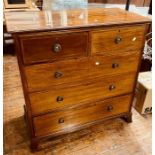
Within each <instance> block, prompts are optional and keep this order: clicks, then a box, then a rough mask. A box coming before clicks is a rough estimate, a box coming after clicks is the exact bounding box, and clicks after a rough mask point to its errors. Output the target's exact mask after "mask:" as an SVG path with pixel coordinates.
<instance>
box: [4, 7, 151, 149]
mask: <svg viewBox="0 0 155 155" xmlns="http://www.w3.org/2000/svg"><path fill="white" fill-rule="evenodd" d="M81 11H82V12H81ZM83 11H85V12H86V15H88V16H87V19H88V20H87V21H86V22H85V24H81V23H82V22H83V18H84V17H85V13H83ZM43 13H45V12H40V13H39V14H43ZM46 13H47V12H46ZM46 13H45V14H46ZM52 13H54V14H55V15H54V16H53V15H52V22H51V20H49V19H51V18H49V17H50V15H51V12H48V28H46V27H45V26H44V22H43V21H44V18H43V16H42V18H41V19H42V20H37V22H36V19H39V18H40V17H39V16H38V14H37V16H36V14H35V13H34V15H33V16H30V14H29V15H28V14H27V13H26V14H25V15H26V16H23V18H22V20H21V21H25V22H23V23H25V25H23V24H21V23H19V21H18V20H19V17H16V15H15V14H16V13H15V14H12V15H11V14H10V15H11V16H10V17H11V18H10V19H8V20H7V21H8V23H7V26H8V27H9V22H11V19H13V18H14V19H16V20H14V21H17V24H14V23H12V27H14V26H16V30H17V31H14V30H13V29H12V32H13V37H14V39H15V44H16V51H17V57H18V62H19V68H20V73H21V79H22V83H23V90H24V97H25V101H26V105H25V108H24V109H25V118H26V122H27V124H28V128H29V131H30V136H31V148H32V149H33V150H36V149H37V148H38V145H39V143H40V142H41V141H43V140H46V139H47V138H49V137H54V136H58V135H61V134H66V133H69V132H73V131H76V130H81V129H83V128H86V127H88V126H91V125H95V124H97V123H100V122H101V121H104V120H106V119H110V118H115V117H123V118H124V119H125V120H126V121H127V122H131V121H132V114H131V106H132V100H133V97H134V90H135V86H136V79H137V75H138V69H139V66H140V60H141V55H142V48H143V46H144V35H145V29H146V28H145V27H146V24H147V23H149V22H150V21H149V20H148V19H147V18H145V17H142V16H139V15H135V14H132V13H129V12H126V11H123V10H121V9H89V10H87V9H86V10H72V11H69V13H70V14H69V16H66V14H65V13H62V15H61V16H63V19H65V21H64V20H61V24H60V23H59V19H60V18H59V15H58V14H59V13H60V12H52ZM71 13H72V14H71ZM82 13H83V14H82ZM75 14H76V15H77V16H75ZM81 14H82V15H81ZM7 15H8V14H7ZM7 15H6V16H7ZM14 15H15V16H14ZM21 15H22V13H21ZM21 15H20V16H21ZM27 15H28V16H27ZM46 15H47V14H46ZM57 15H58V17H57ZM7 17H8V16H7ZM7 17H6V18H7ZM32 17H33V21H32V20H31V21H30V19H31V18H32ZM46 17H47V16H46ZM56 17H57V18H56ZM66 17H67V18H68V17H70V18H71V19H70V18H69V19H70V20H67V22H66ZM110 17H111V18H110ZM112 17H113V18H112ZM42 22H43V23H42ZM49 22H50V23H49ZM68 22H69V24H68ZM70 22H72V23H70ZM18 23H19V24H18ZM28 23H29V24H28ZM32 23H33V24H32ZM38 23H42V24H41V25H42V26H41V27H40V24H38ZM53 23H54V24H53ZM51 24H53V25H52V26H51ZM55 24H56V25H55ZM70 24H71V25H70ZM30 25H31V26H32V25H33V26H34V27H33V26H32V27H31V26H30ZM26 26H27V28H25V27H26ZM129 26H133V27H132V30H133V33H132V30H131V29H130V28H129ZM118 27H119V28H118ZM120 27H122V28H120ZM23 28H24V29H23ZM112 29H113V30H112ZM114 29H116V30H117V31H118V30H119V29H121V30H120V32H119V34H121V33H122V31H123V33H122V34H123V37H124V38H125V39H126V42H125V43H124V42H123V43H124V44H122V45H121V46H120V47H119V48H116V47H115V46H116V45H115V46H114V45H113V43H112V42H114V41H113V40H112V39H111V40H110V41H112V42H111V44H109V45H107V43H106V42H108V40H109V39H107V38H113V39H114V37H116V36H115V35H116V33H115V31H114ZM111 30H112V31H111ZM37 31H38V32H37ZM40 31H43V32H40ZM47 31H48V32H47ZM104 31H105V32H107V33H108V34H109V35H110V37H109V36H108V35H106V37H104V38H105V40H106V41H103V43H105V45H106V46H109V47H108V48H107V49H106V51H104V47H102V46H101V47H100V50H101V51H100V52H98V51H95V52H92V51H93V48H94V47H93V46H92V44H94V46H97V43H95V40H93V37H92V36H93V35H95V36H96V34H97V35H99V33H102V32H104ZM140 31H141V32H140ZM111 32H112V33H111ZM129 32H130V33H131V34H135V33H137V32H138V36H137V38H138V40H136V39H137V38H132V37H130V36H131V35H129ZM68 33H69V35H67V34H68ZM43 34H44V35H43ZM75 34H76V35H75ZM77 34H78V35H77ZM102 34H103V35H104V33H102ZM48 35H49V37H47V36H48ZM81 35H83V36H84V37H81ZM39 36H40V37H39ZM100 36H101V35H100ZM24 37H25V38H24ZM32 37H33V38H34V39H32ZM44 37H45V38H44ZM55 38H58V39H59V41H60V42H61V41H62V42H61V44H62V45H63V46H62V45H61V44H60V43H57V44H55V43H54V48H53V42H54V40H55ZM65 38H66V40H65ZM77 38H78V39H77ZM96 38H97V39H96V40H97V41H96V42H99V37H96ZM104 38H102V39H104ZM129 38H131V39H133V40H134V41H135V44H134V46H133V44H132V43H130V42H131V40H130V39H129ZM24 39H25V40H26V42H25V40H24ZM29 39H30V40H29ZM39 40H41V41H39ZM48 40H50V41H51V43H49V42H48ZM69 40H72V41H71V42H70V44H69ZM75 41H76V42H75ZM122 41H124V40H122V38H121V37H120V36H118V37H117V38H115V44H120V42H121V43H122ZM24 42H25V44H23V43H24ZM36 42H38V44H39V45H38V46H39V48H38V46H37V45H36ZM46 42H48V44H45V43H46ZM127 42H129V43H127ZM138 42H139V44H137V43H138ZM33 43H34V44H35V46H33V50H31V48H32V47H31V46H30V45H34V44H33ZM99 43H100V42H99ZM101 43H102V42H101ZM27 44H28V45H27ZM51 44H52V45H51ZM50 45H51V46H50ZM81 46H83V47H81ZM118 46H119V45H118ZM126 46H128V47H127V48H126ZM129 46H131V47H132V48H129ZM47 47H48V48H47ZM63 47H66V48H63ZM26 48H27V49H28V50H27V51H28V52H25V51H26V50H25V49H26ZM51 48H52V50H53V49H54V52H55V54H58V53H59V52H60V53H61V51H63V50H64V51H65V52H64V53H62V55H61V54H60V55H59V57H55V58H54V56H51V57H50V56H49V55H46V54H47V53H48V52H49V49H51ZM73 48H77V49H73ZM112 48H113V50H112ZM40 49H42V51H44V53H45V54H43V52H42V51H41V50H40ZM123 49H124V51H123ZM35 50H36V51H37V52H38V53H37V52H36V51H35ZM79 50H80V51H79ZM23 51H24V52H23ZM75 51H76V52H75ZM46 52H47V53H46ZM27 53H29V54H28V56H27V57H26V55H25V54H27ZM31 53H32V54H31ZM72 54H74V56H75V57H70V55H72ZM63 55H64V56H63ZM131 55H133V58H131ZM44 56H46V57H44ZM28 58H29V59H28ZM36 58H37V59H36ZM53 58H54V59H53ZM102 58H104V59H102ZM124 58H125V59H124ZM127 58H129V59H127ZM26 59H27V60H28V61H25V60H26ZM96 59H98V60H97V61H96ZM123 59H124V60H126V62H125V61H124V60H123ZM38 60H39V61H38ZM103 60H104V62H103ZM101 61H102V63H103V64H104V63H105V66H104V65H102V63H101V65H100V62H101ZM112 61H115V62H112ZM116 61H117V62H116ZM82 62H83V63H82ZM85 62H86V63H85ZM122 62H123V63H122ZM127 62H128V65H126V64H127ZM61 63H62V64H61ZM120 63H121V64H122V65H123V64H124V65H126V67H121V66H122V65H121V64H120ZM129 63H130V65H129ZM94 64H95V66H94ZM50 66H53V68H50ZM69 66H70V67H69ZM82 66H83V67H82ZM99 66H100V68H99ZM108 66H110V68H109V67H108ZM119 67H120V71H119ZM132 67H133V68H132ZM39 68H40V72H39ZM55 68H56V69H57V71H55ZM63 68H65V70H64V71H63V72H64V73H65V75H66V72H69V73H68V77H66V80H64V81H63V80H62V78H63V75H64V74H63V73H62V72H61V71H60V70H58V69H63ZM97 68H98V69H97ZM105 68H106V69H105ZM111 68H112V69H111ZM108 69H109V71H106V70H108ZM116 69H118V70H117V71H118V72H117V71H115V72H113V71H112V70H116ZM84 70H86V71H87V72H86V73H83V72H81V71H84ZM93 70H94V71H93ZM35 72H36V73H37V74H36V73H35ZM50 72H51V73H50ZM93 72H94V73H95V72H96V75H97V76H96V75H95V74H94V73H93ZM110 72H111V73H110ZM29 73H30V76H29ZM38 73H39V74H44V75H45V77H44V76H40V75H39V74H38ZM71 73H72V74H73V80H72V76H71ZM47 74H49V75H48V76H47ZM77 74H79V75H81V77H80V76H79V75H78V76H77ZM83 74H87V76H85V75H84V76H83ZM88 75H89V76H88ZM36 76H38V79H40V78H42V77H43V78H42V81H43V82H40V80H36V82H34V81H35V79H37V78H36ZM53 76H54V77H56V78H57V80H59V81H61V80H62V83H61V82H60V83H59V82H58V83H56V82H54V79H53ZM46 77H48V78H47V79H46ZM50 77H51V79H52V80H50ZM74 77H75V78H74ZM76 77H77V78H76ZM29 78H30V79H29ZM33 78H34V79H33ZM80 78H81V79H80ZM32 79H33V80H32ZM48 80H49V81H48ZM30 81H32V82H30ZM40 83H41V84H40ZM44 83H45V84H44ZM54 83H55V84H54ZM37 85H38V86H37ZM129 93H131V100H130V101H131V102H130V103H125V104H121V106H125V107H126V112H125V111H124V110H123V111H119V110H120V109H119V108H118V109H116V113H114V114H112V115H108V117H105V115H106V113H105V115H103V118H102V119H99V120H100V121H99V120H98V118H96V120H95V121H93V120H91V119H90V123H84V122H83V124H79V125H78V126H76V127H75V128H72V127H71V128H68V129H67V130H66V129H65V128H67V127H64V128H63V129H62V130H61V129H60V130H59V131H57V132H53V131H54V130H52V129H49V131H48V132H45V133H43V134H40V132H41V131H40V129H39V130H38V131H39V132H38V131H37V130H35V128H36V125H35V124H34V120H39V118H45V119H43V120H40V121H38V122H40V124H42V123H44V122H46V123H47V122H48V118H46V117H45V116H46V115H47V116H49V117H50V116H53V115H54V113H59V112H61V111H65V110H67V111H69V112H70V114H69V115H70V116H71V117H73V118H74V117H76V116H72V113H71V109H73V108H74V109H75V111H76V110H77V109H78V108H82V107H83V106H84V107H83V110H84V111H87V109H88V111H87V112H88V113H89V111H90V112H91V109H90V110H89V108H88V107H89V104H90V103H92V104H94V103H96V102H100V103H102V102H103V101H104V100H105V99H110V98H112V97H118V96H120V97H122V96H123V95H125V94H129ZM122 102H123V101H122ZM117 105H118V106H119V105H120V104H119V103H117ZM109 108H110V110H112V109H113V108H112V107H111V106H110V107H109ZM94 109H95V108H94ZM99 113H101V112H99ZM99 113H98V115H100V114H99ZM82 115H83V114H82V113H81V114H80V116H82ZM86 117H88V119H89V116H86ZM60 118H61V117H60ZM59 122H60V123H62V122H64V120H63V119H60V120H59ZM46 123H45V125H41V126H44V127H45V128H46V126H48V124H46ZM73 123H74V121H73ZM70 124H72V122H70ZM64 125H65V124H64ZM37 127H39V125H37ZM44 130H46V129H44ZM36 132H38V133H37V134H36Z"/></svg>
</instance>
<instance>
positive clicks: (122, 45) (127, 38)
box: [91, 25, 145, 55]
mask: <svg viewBox="0 0 155 155" xmlns="http://www.w3.org/2000/svg"><path fill="white" fill-rule="evenodd" d="M144 32H145V26H144V25H141V26H131V27H120V28H119V27H115V28H112V29H110V28H109V29H106V30H101V31H92V32H91V52H92V54H93V53H102V54H103V55H117V53H119V54H122V55H123V52H125V51H130V50H141V49H142V47H143V37H144ZM118 37H119V38H120V39H121V40H120V42H119V43H116V39H117V38H118ZM107 51H108V52H107Z"/></svg>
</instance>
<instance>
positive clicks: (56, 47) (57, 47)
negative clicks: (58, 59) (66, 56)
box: [53, 44, 62, 53]
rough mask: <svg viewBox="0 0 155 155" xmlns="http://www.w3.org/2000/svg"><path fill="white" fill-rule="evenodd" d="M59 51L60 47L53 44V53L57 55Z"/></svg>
mask: <svg viewBox="0 0 155 155" xmlns="http://www.w3.org/2000/svg"><path fill="white" fill-rule="evenodd" d="M61 49H62V47H61V45H60V44H54V46H53V52H55V53H58V52H60V51H61Z"/></svg>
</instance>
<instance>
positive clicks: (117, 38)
mask: <svg viewBox="0 0 155 155" xmlns="http://www.w3.org/2000/svg"><path fill="white" fill-rule="evenodd" d="M121 41H122V38H121V37H120V36H117V37H116V38H115V43H116V44H119V43H120V42H121Z"/></svg>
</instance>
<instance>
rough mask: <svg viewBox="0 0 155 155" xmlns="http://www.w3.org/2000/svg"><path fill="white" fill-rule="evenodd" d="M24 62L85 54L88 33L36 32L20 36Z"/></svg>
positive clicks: (75, 56)
mask: <svg viewBox="0 0 155 155" xmlns="http://www.w3.org/2000/svg"><path fill="white" fill-rule="evenodd" d="M20 42H21V51H22V56H23V61H24V63H25V64H31V63H38V62H47V61H55V60H61V59H66V58H77V57H82V56H87V48H88V34H87V32H79V33H58V34H55V33H52V32H48V33H38V34H26V35H21V36H20Z"/></svg>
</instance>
